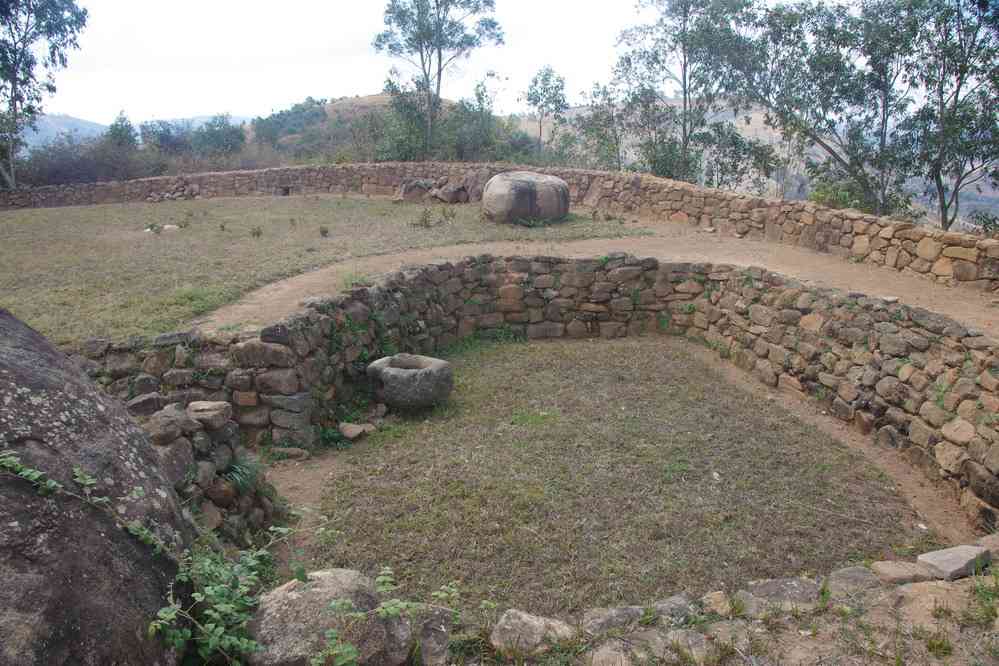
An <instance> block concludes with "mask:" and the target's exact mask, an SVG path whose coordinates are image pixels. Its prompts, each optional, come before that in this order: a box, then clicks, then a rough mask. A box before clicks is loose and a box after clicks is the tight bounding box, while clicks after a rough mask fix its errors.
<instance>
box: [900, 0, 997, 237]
mask: <svg viewBox="0 0 999 666" xmlns="http://www.w3.org/2000/svg"><path fill="white" fill-rule="evenodd" d="M989 4H990V3H989V2H987V1H986V0H981V1H979V0H928V3H927V10H928V11H927V12H926V18H925V21H924V23H923V25H924V26H925V31H924V33H923V38H922V39H921V40H920V48H919V50H918V52H917V53H916V57H917V58H918V59H919V61H920V63H921V66H920V67H919V69H918V70H917V80H918V82H919V84H920V85H921V86H922V89H923V95H922V96H921V97H922V99H923V102H922V104H921V105H920V107H919V108H918V110H917V111H916V113H915V114H914V116H913V118H912V120H911V122H910V124H909V130H910V133H911V134H910V136H911V137H912V140H913V142H914V144H915V147H916V152H917V154H918V156H919V164H920V167H921V175H923V177H924V178H926V180H927V181H928V184H929V187H928V190H929V192H931V193H932V194H933V197H934V198H935V199H936V207H937V213H938V215H939V221H940V226H941V227H943V228H944V229H949V228H950V227H951V225H953V224H954V222H955V221H956V220H957V219H958V214H959V212H960V195H961V192H962V191H965V190H968V189H969V188H978V187H981V186H982V185H984V184H985V183H991V184H992V185H993V187H999V21H997V17H999V6H993V7H992V8H991V9H990V7H989Z"/></svg>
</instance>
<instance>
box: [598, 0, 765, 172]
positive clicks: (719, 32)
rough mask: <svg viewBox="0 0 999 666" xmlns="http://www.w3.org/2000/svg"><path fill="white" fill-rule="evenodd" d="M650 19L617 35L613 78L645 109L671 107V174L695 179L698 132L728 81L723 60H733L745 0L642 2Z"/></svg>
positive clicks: (711, 114) (716, 107)
mask: <svg viewBox="0 0 999 666" xmlns="http://www.w3.org/2000/svg"><path fill="white" fill-rule="evenodd" d="M640 6H642V7H644V8H646V9H650V10H653V11H654V12H655V14H656V20H655V21H654V22H652V23H650V24H647V25H642V26H638V27H635V28H631V29H630V30H627V31H625V32H624V34H623V35H622V36H621V42H622V44H624V45H626V46H628V47H629V51H628V52H627V53H626V54H625V55H624V56H623V57H622V58H621V61H620V63H619V65H618V76H619V77H620V78H621V79H622V80H623V81H625V82H626V83H627V84H628V86H629V88H630V89H631V90H633V91H635V92H636V95H634V96H633V98H634V100H635V101H636V102H638V103H639V104H640V105H642V106H643V107H644V110H645V111H651V109H650V108H649V104H650V103H653V102H654V101H657V102H658V104H659V105H661V106H663V107H671V108H673V107H675V108H676V113H675V114H672V113H671V114H670V115H675V117H674V118H673V120H675V121H676V130H677V132H678V137H677V142H676V145H675V156H676V160H677V161H676V164H674V165H672V166H671V167H670V168H669V169H668V171H669V173H668V174H666V175H669V176H670V177H673V178H678V179H680V180H687V181H691V182H696V181H697V180H698V178H699V177H700V164H699V159H698V156H699V152H700V148H699V146H698V145H697V144H698V140H697V137H698V134H699V133H701V132H703V131H704V130H705V129H706V128H707V126H708V125H709V123H710V122H711V120H712V116H713V115H714V114H715V113H716V112H717V111H719V110H720V108H721V106H722V104H721V103H722V98H723V95H724V94H725V92H726V90H727V86H728V84H729V76H728V68H726V67H725V63H726V61H728V60H735V59H737V56H735V55H734V54H735V53H737V52H738V49H739V48H740V46H741V44H742V40H741V35H740V26H741V24H742V22H743V19H744V17H745V15H746V11H747V3H746V1H745V0H642V1H641V3H640Z"/></svg>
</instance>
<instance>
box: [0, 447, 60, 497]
mask: <svg viewBox="0 0 999 666" xmlns="http://www.w3.org/2000/svg"><path fill="white" fill-rule="evenodd" d="M0 471H3V472H6V473H8V474H13V475H14V476H17V477H20V478H21V479H24V480H25V481H27V482H28V483H30V484H31V485H33V486H34V487H35V490H36V492H37V493H38V494H39V495H41V496H43V497H45V496H48V495H53V494H55V493H57V492H60V491H62V490H63V489H64V487H63V485H62V484H61V483H59V482H58V481H56V480H55V479H51V478H49V477H48V476H47V475H46V474H45V472H43V471H42V470H39V469H35V468H33V467H28V466H26V465H24V464H23V463H22V462H21V459H20V457H18V456H17V455H15V454H14V452H13V451H2V452H0Z"/></svg>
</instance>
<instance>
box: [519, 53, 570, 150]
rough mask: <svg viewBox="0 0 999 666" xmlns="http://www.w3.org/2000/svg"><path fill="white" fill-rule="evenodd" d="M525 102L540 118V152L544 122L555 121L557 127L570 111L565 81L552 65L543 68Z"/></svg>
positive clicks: (530, 88)
mask: <svg viewBox="0 0 999 666" xmlns="http://www.w3.org/2000/svg"><path fill="white" fill-rule="evenodd" d="M524 100H525V101H526V102H527V103H528V105H529V106H530V107H531V108H532V109H534V113H535V114H537V116H538V151H539V152H540V151H541V148H542V145H543V130H544V122H545V120H547V119H549V118H550V119H552V120H554V121H555V123H556V125H557V124H559V123H562V122H564V121H565V113H566V111H568V110H569V102H568V100H566V98H565V79H564V78H563V77H561V76H559V75H558V74H557V73H556V72H555V70H554V69H553V68H552V67H551V65H546V66H545V67H543V68H541V69H540V70H539V71H538V73H537V74H535V75H534V78H533V79H531V85H530V86H529V87H528V88H527V92H525V93H524Z"/></svg>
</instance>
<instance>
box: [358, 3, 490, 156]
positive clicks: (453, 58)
mask: <svg viewBox="0 0 999 666" xmlns="http://www.w3.org/2000/svg"><path fill="white" fill-rule="evenodd" d="M495 11H496V3H495V1H494V0H389V2H388V4H387V5H386V7H385V30H384V31H382V32H381V33H379V34H378V35H377V36H376V37H375V40H374V48H375V50H376V51H378V52H379V53H387V54H388V55H390V56H392V57H393V58H397V59H399V60H402V61H403V62H405V63H407V64H409V65H411V66H412V67H413V68H414V69H415V71H416V75H415V77H414V80H413V83H414V85H415V87H416V93H417V96H418V98H419V100H420V102H421V103H420V107H421V108H420V112H421V114H422V116H423V154H424V156H425V157H427V156H429V155H430V153H431V151H432V149H433V146H434V134H435V131H436V128H437V122H438V119H439V117H440V113H441V87H442V85H443V82H444V79H445V76H446V75H447V73H448V70H449V69H450V68H451V67H452V66H453V65H454V64H455V63H456V62H458V61H459V60H461V59H464V58H468V57H469V56H470V55H471V54H472V52H473V51H475V50H476V49H478V48H480V47H482V46H484V45H488V44H502V43H503V30H502V28H501V27H500V25H499V23H498V22H497V21H496V19H495V17H494V16H493V14H494V13H495ZM395 87H396V88H398V89H402V88H404V86H395ZM390 90H391V86H390Z"/></svg>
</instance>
